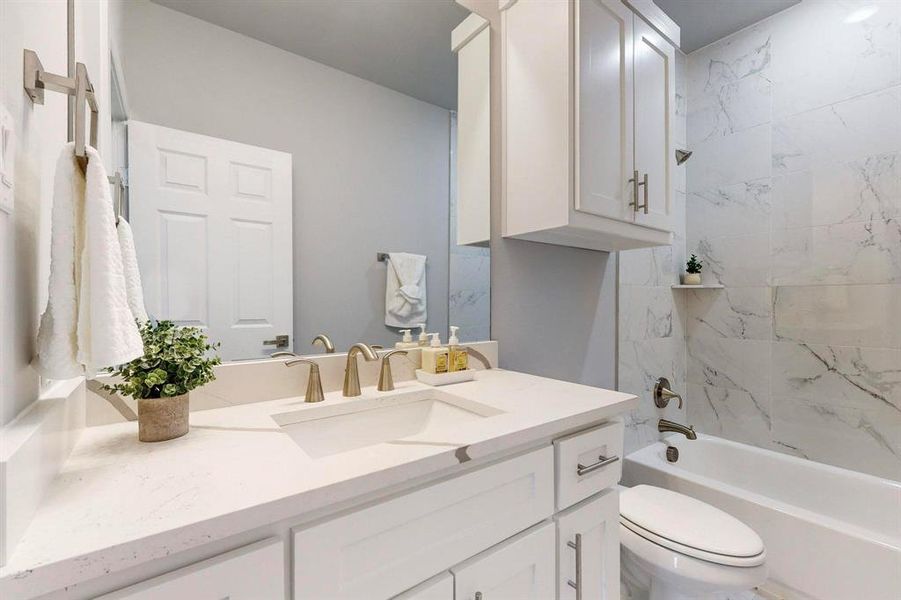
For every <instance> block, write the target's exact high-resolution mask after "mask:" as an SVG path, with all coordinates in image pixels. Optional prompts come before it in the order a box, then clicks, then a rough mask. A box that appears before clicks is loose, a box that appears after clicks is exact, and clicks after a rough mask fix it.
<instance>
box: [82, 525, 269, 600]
mask: <svg viewBox="0 0 901 600" xmlns="http://www.w3.org/2000/svg"><path fill="white" fill-rule="evenodd" d="M159 598H191V599H192V600H220V599H221V598H231V600H252V599H254V598H261V599H262V598H265V599H266V600H280V599H284V598H285V544H284V542H282V540H280V539H275V538H273V539H268V540H263V541H262V542H257V543H256V544H251V545H249V546H244V547H243V548H238V549H237V550H232V551H231V552H227V553H225V554H222V555H220V556H216V557H214V558H211V559H209V560H205V561H202V562H199V563H196V564H193V565H190V566H187V567H185V568H183V569H178V570H177V571H173V572H171V573H166V574H165V575H161V576H159V577H155V578H153V579H149V580H147V581H144V582H142V583H138V584H136V585H133V586H131V587H127V588H125V589H122V590H119V591H118V592H113V593H112V594H107V595H105V596H101V597H100V598H98V599H97V600H158V599H159Z"/></svg>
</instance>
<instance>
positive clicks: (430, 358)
mask: <svg viewBox="0 0 901 600" xmlns="http://www.w3.org/2000/svg"><path fill="white" fill-rule="evenodd" d="M429 335H430V336H432V341H431V342H430V343H429V347H428V348H423V349H422V370H423V371H425V372H426V373H447V348H445V347H443V346H442V345H441V338H440V337H439V334H437V333H430V334H429Z"/></svg>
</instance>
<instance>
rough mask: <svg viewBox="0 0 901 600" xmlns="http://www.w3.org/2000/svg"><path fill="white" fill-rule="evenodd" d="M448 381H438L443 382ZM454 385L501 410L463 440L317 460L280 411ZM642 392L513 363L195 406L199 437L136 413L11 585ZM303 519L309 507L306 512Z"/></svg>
mask: <svg viewBox="0 0 901 600" xmlns="http://www.w3.org/2000/svg"><path fill="white" fill-rule="evenodd" d="M436 390H437V392H436ZM411 393H415V394H421V395H423V396H424V397H427V395H428V394H434V393H438V394H440V393H449V394H452V395H454V396H457V397H461V398H465V399H468V400H473V401H476V402H478V403H481V404H484V405H488V406H489V407H493V408H496V409H499V410H501V411H503V413H502V414H498V415H496V416H492V417H489V418H485V419H482V420H480V421H479V422H475V423H472V424H467V426H466V427H461V428H460V429H459V433H458V432H456V431H455V432H454V433H453V436H454V439H441V440H421V441H412V442H411V441H403V442H396V443H391V442H389V443H384V444H379V445H377V446H372V447H369V448H367V449H365V450H360V451H352V452H347V453H342V454H334V455H331V456H325V457H321V458H318V459H312V458H310V457H309V456H308V455H307V454H306V453H304V451H303V450H301V448H300V447H299V446H298V445H297V444H295V443H294V441H293V440H292V439H291V438H290V437H289V435H287V434H286V433H285V431H284V430H282V429H281V428H280V427H279V426H278V424H276V422H275V421H274V420H273V418H272V415H274V414H281V413H286V412H291V411H297V410H309V409H311V408H315V407H323V406H326V405H327V404H329V403H331V404H333V405H336V406H337V405H339V404H342V403H350V402H357V401H360V400H365V399H371V398H384V399H386V401H387V400H388V399H390V398H391V397H392V396H396V395H398V394H411ZM637 402H638V400H637V398H636V397H635V396H632V395H630V394H623V393H620V392H614V391H610V390H603V389H599V388H593V387H588V386H583V385H577V384H572V383H566V382H562V381H557V380H553V379H546V378H543V377H536V376H533V375H526V374H522V373H516V372H512V371H504V370H501V369H493V370H489V371H478V373H477V376H476V379H475V381H471V382H467V383H460V384H454V385H450V386H444V387H441V388H431V387H428V386H425V385H422V384H420V383H418V382H412V381H407V382H402V383H399V384H398V385H397V390H395V391H394V392H376V391H375V389H374V388H364V389H363V396H361V397H360V398H350V399H345V398H342V397H341V394H340V392H337V393H329V394H327V395H326V402H324V403H318V404H305V403H303V402H302V398H284V399H280V400H272V401H268V402H260V403H253V404H244V405H241V406H234V407H229V408H221V409H215V410H206V411H198V412H193V413H191V431H190V433H189V434H188V435H186V436H184V437H182V438H179V439H176V440H172V441H169V442H162V443H156V444H147V443H140V442H138V439H137V424H136V423H134V422H128V423H117V424H113V425H105V426H101V427H91V428H88V429H86V430H85V431H84V433H83V434H82V436H81V438H80V440H79V442H78V444H77V445H76V447H75V449H74V450H73V452H72V454H71V456H70V457H69V460H68V461H67V462H66V465H65V467H64V468H63V470H62V472H61V473H60V475H59V476H58V477H57V479H56V480H55V481H54V483H53V484H52V486H51V489H50V490H49V492H48V494H47V496H46V497H45V498H44V500H43V502H42V504H41V506H40V508H39V509H38V511H37V513H36V515H35V517H34V519H33V521H32V522H31V524H30V525H29V527H28V529H27V530H26V532H25V535H24V537H23V538H22V539H21V541H20V542H19V544H18V546H17V548H16V550H15V552H14V553H13V555H12V556H11V557H10V560H9V562H8V563H7V564H6V565H5V566H4V567H2V568H0V597H7V594H9V596H8V597H19V596H21V595H24V594H26V593H27V594H29V595H37V594H41V593H45V592H49V591H52V590H55V589H59V588H62V587H64V586H66V585H70V584H74V583H78V582H81V581H87V580H89V579H92V578H94V577H98V576H102V575H104V574H106V573H111V572H116V571H120V570H122V569H126V568H128V567H132V566H134V565H137V564H140V563H144V562H146V561H149V560H153V559H155V558H159V557H162V556H168V555H170V554H174V553H177V552H181V551H184V550H187V549H190V548H194V547H197V546H199V545H202V544H205V543H208V542H210V541H213V540H218V539H222V538H226V537H228V536H231V535H235V534H238V533H241V532H246V531H248V530H252V529H254V528H258V527H262V526H265V525H268V524H271V523H274V522H278V521H282V520H285V519H291V518H294V517H298V516H300V515H303V514H307V513H311V512H313V511H323V510H327V509H328V508H329V507H330V506H333V505H335V504H337V503H342V502H344V503H346V502H348V501H351V500H353V499H355V498H363V497H366V496H367V495H375V494H379V493H380V492H381V491H387V490H390V489H391V488H392V487H395V488H397V487H398V486H402V485H404V484H405V483H406V482H409V481H410V480H413V479H417V478H426V477H429V476H434V475H435V474H438V473H441V474H448V473H449V472H450V471H451V470H452V469H454V468H455V467H458V466H459V465H460V464H461V463H465V462H468V461H469V460H472V459H478V458H482V457H486V456H490V455H494V454H498V453H502V452H505V451H508V450H512V449H516V448H517V447H521V446H524V445H528V444H530V443H536V442H539V441H541V440H543V439H549V438H551V437H554V436H557V435H559V434H561V433H563V432H567V431H572V430H575V429H578V428H580V427H584V426H587V425H589V424H591V423H594V422H597V421H600V420H603V419H607V418H610V417H614V416H616V415H619V414H621V413H623V412H625V411H628V410H631V409H632V408H634V407H635V406H636V405H637ZM298 520H300V519H298Z"/></svg>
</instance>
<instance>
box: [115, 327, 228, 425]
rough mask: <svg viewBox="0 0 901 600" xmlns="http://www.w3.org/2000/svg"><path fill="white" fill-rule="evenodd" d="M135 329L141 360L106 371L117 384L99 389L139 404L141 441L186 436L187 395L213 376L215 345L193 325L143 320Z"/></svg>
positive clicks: (215, 357) (218, 360) (218, 361)
mask: <svg viewBox="0 0 901 600" xmlns="http://www.w3.org/2000/svg"><path fill="white" fill-rule="evenodd" d="M139 328H140V331H141V338H142V339H143V341H144V356H142V357H141V358H137V359H135V360H133V361H131V362H129V363H126V364H124V365H119V366H118V367H114V368H112V369H110V372H111V373H112V375H114V376H117V377H119V378H120V380H119V381H118V382H116V383H112V384H108V385H104V386H103V388H104V389H105V390H107V391H108V392H110V393H111V394H112V393H114V392H118V393H120V394H123V395H125V396H131V397H132V398H134V399H135V400H137V401H138V439H139V440H140V441H142V442H162V441H165V440H171V439H175V438H177V437H181V436H183V435H185V434H186V433H188V395H189V392H190V391H191V390H193V389H196V388H198V387H200V386H202V385H205V384H207V383H209V382H211V381H213V380H214V379H215V378H216V375H215V373H214V372H213V367H215V366H216V365H218V364H220V362H221V361H220V359H219V357H218V356H216V355H215V354H214V352H215V350H216V349H217V348H218V347H219V344H211V343H210V342H209V340H207V337H206V335H204V333H203V331H201V330H200V329H198V328H197V327H178V326H177V325H175V323H173V322H172V321H156V322H152V321H148V322H146V323H143V324H140V325H139Z"/></svg>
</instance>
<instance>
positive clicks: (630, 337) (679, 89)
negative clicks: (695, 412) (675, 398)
mask: <svg viewBox="0 0 901 600" xmlns="http://www.w3.org/2000/svg"><path fill="white" fill-rule="evenodd" d="M675 66H676V82H675V83H676V123H675V126H674V128H673V132H674V142H675V145H676V147H677V148H684V147H685V146H686V144H687V139H686V122H685V119H686V106H687V103H686V100H687V96H686V83H687V82H686V60H685V55H684V54H682V53H680V52H678V51H677V52H676V65H675ZM692 160H694V159H692ZM685 182H686V173H685V165H683V166H678V167H676V174H675V177H674V187H675V190H674V191H675V200H676V211H675V212H676V215H677V218H676V223H677V226H676V231H675V236H674V239H673V245H672V246H661V247H657V248H643V249H640V250H627V251H623V252H620V253H619V262H618V267H619V289H618V294H619V333H618V337H619V344H618V348H619V352H618V354H619V357H618V361H617V362H618V365H617V382H618V385H617V389H619V390H622V391H625V392H630V393H633V394H637V395H638V396H640V398H641V403H640V405H639V407H638V408H637V409H636V410H634V411H632V412H631V413H629V414H628V415H626V419H625V424H626V432H625V433H626V435H625V451H626V452H627V453H628V452H632V451H633V450H637V449H639V448H642V447H644V446H646V445H648V444H651V443H653V442H655V441H657V439H658V437H659V434H658V433H657V421H658V419H660V418H667V419H671V420H674V421H678V422H680V423H684V422H686V415H685V410H684V409H683V410H679V409H678V408H677V407H676V403H675V402H671V403H670V405H669V406H668V407H667V408H666V409H659V408H657V407H656V406H654V400H653V397H652V393H653V389H654V383H655V382H656V381H657V378H658V377H666V378H667V379H669V381H670V384H671V385H672V387H673V389H674V390H675V391H677V392H680V393H681V392H683V391H684V390H685V386H686V363H685V357H686V352H685V327H684V323H683V316H682V315H683V310H682V309H681V306H680V302H681V293H680V292H674V291H673V290H672V288H671V286H672V285H673V284H674V283H679V273H680V269H681V266H682V264H683V263H684V262H685V192H686V188H685Z"/></svg>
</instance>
